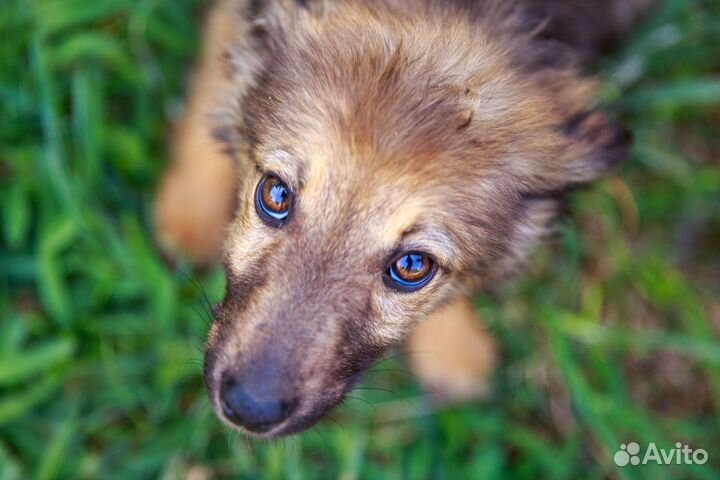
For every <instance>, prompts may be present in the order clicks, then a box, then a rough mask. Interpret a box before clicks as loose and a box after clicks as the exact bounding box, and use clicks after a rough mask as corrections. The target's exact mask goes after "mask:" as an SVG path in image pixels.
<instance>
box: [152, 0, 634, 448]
mask: <svg viewBox="0 0 720 480" xmlns="http://www.w3.org/2000/svg"><path fill="white" fill-rule="evenodd" d="M299 3H305V2H294V1H291V0H274V1H272V0H268V1H267V2H258V1H245V0H230V1H227V2H225V3H223V4H221V6H220V7H218V12H220V14H215V15H213V16H212V17H211V21H210V24H209V35H208V47H207V49H206V55H207V56H208V57H206V60H205V63H204V64H203V65H202V66H201V72H204V73H201V74H200V75H199V76H198V77H197V79H196V82H195V84H194V88H193V91H194V92H195V93H194V95H193V98H194V101H193V102H191V104H190V110H189V113H188V114H187V116H186V117H185V122H184V124H183V125H184V126H183V127H182V128H181V132H184V133H181V134H180V137H178V142H179V144H180V147H179V149H178V150H177V151H178V152H179V153H176V158H177V159H178V160H177V161H176V166H175V169H174V170H173V171H171V173H170V174H169V175H168V177H167V180H166V181H165V183H164V187H163V188H162V189H161V197H160V201H159V203H158V209H157V212H158V227H159V231H160V236H161V238H164V239H165V243H166V244H172V245H175V246H177V247H179V248H183V249H185V250H188V251H189V252H190V253H191V254H194V255H195V257H196V258H198V259H200V260H207V259H209V258H211V257H212V256H213V253H214V251H215V248H216V245H217V244H218V242H219V239H220V238H223V237H224V239H225V240H224V245H225V247H224V262H225V267H226V271H227V274H228V292H227V295H226V297H225V300H224V301H223V302H222V304H221V305H219V306H218V307H217V309H216V322H215V323H214V325H213V327H212V329H211V332H210V336H209V340H208V347H207V361H206V370H205V378H206V382H207V386H208V391H209V394H210V397H211V400H212V401H213V404H214V405H215V406H216V407H217V406H218V398H217V395H218V388H219V387H218V385H219V382H220V377H221V375H223V374H225V373H227V372H243V374H244V375H245V376H246V377H247V376H248V375H249V376H250V377H251V378H250V380H248V381H249V382H250V383H253V382H271V383H272V382H275V383H274V385H275V386H276V387H277V389H278V391H282V392H287V394H288V395H295V396H298V398H299V406H298V408H297V411H296V413H294V414H293V415H292V416H291V417H290V418H289V419H288V420H287V421H285V422H284V423H283V424H282V425H280V426H278V427H277V428H276V429H274V430H271V431H270V432H268V433H267V435H266V436H277V435H282V434H287V433H292V432H296V431H299V430H302V429H303V428H306V427H307V426H309V425H311V424H312V423H314V422H315V421H317V420H318V419H319V418H320V417H321V416H322V415H323V414H324V413H325V412H327V410H328V409H329V408H331V407H332V406H333V405H335V404H336V403H338V402H339V401H341V400H342V398H343V396H344V394H345V393H346V392H347V391H348V389H350V388H351V387H352V385H353V384H354V383H355V382H356V381H357V379H358V378H359V375H360V374H361V373H362V372H363V371H364V370H365V369H366V368H367V367H368V366H369V365H370V364H371V362H372V361H373V360H375V359H376V358H377V357H378V356H379V355H380V354H381V353H382V352H383V351H384V350H385V349H386V348H387V347H388V346H389V345H392V344H394V343H396V342H398V341H399V340H401V339H402V338H404V337H405V336H406V335H407V334H408V332H409V331H410V330H411V328H412V327H413V326H414V325H415V323H416V322H418V321H419V320H421V319H423V318H426V317H428V316H431V315H432V314H433V313H434V312H435V316H436V317H437V315H438V313H437V312H441V311H442V310H440V308H441V307H442V306H443V305H448V304H451V303H453V304H455V305H458V307H452V308H455V310H453V311H462V307H461V305H462V304H463V302H464V298H465V297H466V296H467V295H468V294H470V293H471V292H472V291H474V290H477V289H481V288H484V287H487V286H489V285H492V284H494V283H495V282H497V281H498V280H500V279H502V278H505V277H506V276H508V275H509V274H510V273H512V272H514V271H515V270H516V269H517V267H518V266H519V265H521V264H522V262H523V260H524V259H525V258H526V256H527V254H528V253H529V251H530V250H531V249H532V247H533V246H534V245H536V244H537V243H538V242H539V241H540V240H541V239H542V238H543V236H544V235H545V234H546V233H547V231H548V228H549V226H550V225H551V224H552V220H553V219H554V217H555V212H556V210H557V207H558V202H559V198H560V193H561V192H563V191H565V190H567V189H568V188H572V187H575V186H577V185H581V184H585V183H587V182H591V181H593V180H595V179H596V178H598V177H600V176H601V175H603V174H604V173H605V172H606V171H607V170H608V169H609V168H610V167H611V166H612V165H613V164H615V163H616V162H618V161H619V160H621V159H622V158H623V157H624V156H625V152H626V151H627V148H628V145H629V138H628V136H627V134H625V132H624V130H623V129H622V128H621V127H619V126H617V125H616V124H615V123H614V122H612V121H611V120H609V119H608V118H607V117H606V116H605V114H603V113H601V112H599V111H597V110H596V109H595V107H594V106H593V101H594V100H593V95H594V92H595V83H594V82H593V81H592V80H591V79H588V78H586V77H584V76H583V75H581V74H580V73H579V70H578V66H577V65H579V64H580V62H581V61H583V60H585V59H587V58H590V57H591V56H592V55H593V54H594V53H595V52H596V51H597V48H598V46H599V45H600V44H602V43H604V42H605V41H606V39H607V35H606V36H602V35H600V34H599V33H597V34H592V35H590V34H588V36H587V37H585V36H583V35H581V37H582V38H575V37H574V36H573V35H575V36H577V35H576V33H575V34H573V33H572V32H573V31H582V30H581V29H580V30H579V27H577V28H573V29H570V31H568V29H567V28H565V27H564V25H568V23H569V22H570V24H571V25H572V26H573V27H576V25H575V24H574V23H571V21H570V20H569V18H577V21H578V22H585V23H587V24H590V23H591V22H593V19H592V18H591V17H590V16H588V17H582V12H580V13H573V15H574V16H573V17H568V16H563V14H562V12H564V11H573V10H572V7H571V6H567V5H565V4H564V2H561V1H560V0H555V1H550V2H545V3H544V4H546V5H547V8H545V9H544V10H538V8H539V6H540V5H541V4H540V2H535V1H530V0H528V2H527V3H524V4H523V3H514V2H507V1H499V0H486V1H469V0H464V1H462V0H456V1H440V0H437V1H434V0H374V1H360V0H338V1H334V2H323V1H316V2H307V3H308V5H306V6H303V5H300V4H299ZM587 3H592V4H593V5H598V4H599V3H601V2H597V3H595V2H587ZM618 3H620V2H618ZM625 3H626V5H627V2H625ZM637 3H638V5H639V4H640V3H646V2H643V1H642V0H638V2H637ZM625 8H627V7H625ZM581 10H582V9H581ZM593 11H594V10H593V9H588V12H593ZM634 14H635V13H633V15H634ZM548 18H549V19H550V20H549V21H548ZM622 18H623V19H625V18H626V16H622ZM573 21H574V20H573ZM608 23H609V24H610V26H612V29H613V34H614V33H617V32H616V31H615V30H618V29H624V28H625V27H624V26H620V27H618V25H619V22H615V21H613V22H611V21H609V22H608ZM578 25H579V24H578ZM551 27H552V29H553V31H550V30H548V29H550V28H551ZM606 33H607V32H606ZM600 38H601V39H602V41H600V40H597V39H600ZM559 40H568V41H571V42H574V45H568V44H564V43H561V42H560V41H559ZM572 47H575V48H574V49H573V48H572ZM219 52H225V53H224V54H222V55H221V54H220V53H219ZM222 59H224V61H223V60H222ZM210 92H212V97H213V98H217V99H218V100H217V101H215V100H213V101H208V98H209V97H210V96H211V93H210ZM206 112H207V113H206ZM211 112H212V116H211V117H210V116H207V114H209V113H211ZM210 118H212V121H210ZM202 119H207V120H202ZM197 130H200V131H203V132H209V131H212V132H213V133H214V135H215V137H216V138H217V141H218V142H220V143H222V144H223V145H224V147H223V149H225V150H226V151H227V156H226V158H225V162H223V161H222V160H221V158H222V152H223V149H221V148H219V147H218V146H217V144H216V143H213V141H212V140H210V139H209V138H207V137H202V138H203V139H202V140H196V138H201V134H197V133H195V132H196V131H197ZM202 135H207V133H203V134H202ZM205 141H207V145H208V148H211V149H214V150H213V151H212V153H209V152H206V153H200V152H201V151H202V146H201V145H202V143H203V142H205ZM185 158H187V160H184V159H185ZM230 158H232V159H234V160H233V162H234V163H231V162H230V161H229V159H230ZM220 164H222V167H220V166H219V165H220ZM191 165H193V166H191ZM183 169H184V170H183ZM204 169H214V172H215V173H217V172H218V171H220V172H221V175H218V176H217V177H219V178H214V175H215V174H210V173H207V172H205V171H204ZM198 171H203V172H204V173H203V174H202V175H197V181H198V182H200V181H201V180H202V179H205V180H204V182H205V184H204V185H203V186H202V187H197V188H198V189H200V190H202V191H203V192H208V193H209V192H212V195H211V196H210V197H208V202H212V203H214V204H215V205H216V206H217V208H216V209H211V208H209V207H208V205H201V206H198V207H197V208H196V204H195V203H194V202H196V201H198V197H200V198H202V195H194V198H193V199H190V198H187V197H185V198H183V194H185V195H186V193H185V192H184V191H183V189H182V188H181V187H178V186H177V185H182V184H186V185H190V184H193V182H194V181H195V177H196V175H193V174H191V173H190V172H198ZM233 172H234V175H235V179H234V181H233V182H228V181H227V180H228V178H229V176H230V175H231V174H232V173H233ZM264 173H272V174H274V175H277V176H279V177H281V178H282V179H283V180H284V181H285V182H286V183H287V184H288V185H289V186H290V188H291V190H293V191H294V192H295V195H296V198H295V204H294V207H293V214H292V218H291V220H290V221H288V222H287V224H286V225H284V226H283V227H282V228H280V229H277V228H272V227H268V226H267V225H265V224H263V222H262V221H261V220H260V219H259V218H258V216H257V215H256V213H255V207H254V203H253V198H254V197H253V195H254V188H255V185H256V184H257V183H258V181H259V180H260V178H261V176H262V174H264ZM215 182H217V183H215ZM187 188H188V189H190V188H193V187H190V186H188V187H187ZM231 188H232V189H234V190H235V200H234V201H232V200H231V199H230V198H231V197H230V195H229V191H230V190H231ZM200 190H198V191H200ZM171 197H172V198H173V200H172V201H171V200H169V199H170V198H171ZM178 199H180V200H178ZM175 201H177V203H178V205H181V206H182V207H177V206H175V205H171V206H168V203H172V202H175ZM233 204H236V206H237V209H236V211H235V214H234V220H233V221H232V223H231V224H230V226H229V227H228V229H227V230H226V231H225V232H224V233H223V228H224V227H223V226H224V221H223V219H224V218H226V217H227V216H228V212H229V208H230V206H231V205H233ZM190 217H194V218H195V219H196V220H193V219H192V218H190ZM198 226H200V227H201V228H202V230H201V231H202V233H203V234H204V235H206V236H208V237H209V238H207V239H204V240H201V241H196V240H195V239H194V235H196V234H195V233H186V232H196V231H197V230H195V228H196V227H198ZM410 249H413V250H422V251H425V252H428V253H431V254H432V255H433V256H434V257H435V258H436V259H437V262H438V264H439V271H438V273H437V275H436V276H435V278H434V279H433V281H432V282H431V283H430V284H429V285H428V286H427V287H425V288H423V289H422V290H420V291H418V292H415V293H411V294H408V293H399V292H397V291H394V290H391V289H389V288H387V286H386V285H385V284H384V283H383V281H382V273H383V271H384V270H385V268H386V267H387V262H388V261H389V260H390V259H392V257H393V255H394V254H397V253H399V252H402V251H407V250H410ZM449 308H451V307H449ZM458 309H460V310H458ZM467 325H468V324H467V322H466V325H465V327H462V326H460V327H459V329H458V330H456V332H459V333H456V334H454V335H455V337H456V338H460V337H462V336H463V333H462V332H466V333H467V334H468V335H469V336H471V337H474V338H478V337H477V333H474V331H473V329H472V328H466V327H467ZM452 336H453V335H450V334H449V335H448V338H450V337H452ZM418 338H419V337H418ZM479 344H480V343H479V340H478V342H474V341H472V340H470V341H469V343H468V345H471V346H476V345H479ZM485 344H487V343H485ZM471 348H474V347H471ZM438 358H439V357H438ZM446 360H447V362H445V363H447V364H448V365H452V363H453V361H455V360H453V359H452V358H450V357H449V358H447V359H446ZM438 362H442V360H438ZM420 369H421V370H422V367H420ZM430 370H433V369H426V371H430ZM486 370H487V369H483V368H474V367H472V368H469V369H468V371H469V372H470V373H469V374H468V375H469V376H471V377H476V376H481V375H484V372H485V371H486ZM248 372H249V373H248ZM478 372H480V373H478ZM431 375H435V376H436V374H435V373H431ZM463 381H464V380H463ZM436 383H437V382H436Z"/></svg>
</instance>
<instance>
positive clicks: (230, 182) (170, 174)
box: [154, 155, 236, 264]
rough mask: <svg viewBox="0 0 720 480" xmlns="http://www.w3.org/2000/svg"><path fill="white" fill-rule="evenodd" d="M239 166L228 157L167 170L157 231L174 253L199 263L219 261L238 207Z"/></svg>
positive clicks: (162, 243) (167, 249)
mask: <svg viewBox="0 0 720 480" xmlns="http://www.w3.org/2000/svg"><path fill="white" fill-rule="evenodd" d="M235 181H236V175H235V169H234V167H233V164H232V162H231V161H230V160H229V159H227V158H225V157H217V156H213V155H208V156H207V157H205V158H204V159H203V161H202V162H184V163H176V164H175V165H173V166H172V167H171V168H170V169H168V171H167V172H166V173H165V176H164V178H163V180H162V182H161V184H160V188H159V190H158V194H157V197H156V199H155V206H154V217H155V234H156V237H157V241H158V243H159V245H160V248H161V249H162V250H163V251H164V252H165V253H166V254H168V255H170V256H173V257H175V256H178V255H184V256H188V257H190V259H192V260H193V261H194V262H196V263H198V264H207V263H209V262H212V261H213V260H216V259H217V258H218V257H219V255H220V252H221V248H222V243H223V239H224V233H225V226H226V225H227V223H228V221H229V220H230V218H231V216H232V211H233V208H234V203H235V202H234V191H235V188H234V187H235Z"/></svg>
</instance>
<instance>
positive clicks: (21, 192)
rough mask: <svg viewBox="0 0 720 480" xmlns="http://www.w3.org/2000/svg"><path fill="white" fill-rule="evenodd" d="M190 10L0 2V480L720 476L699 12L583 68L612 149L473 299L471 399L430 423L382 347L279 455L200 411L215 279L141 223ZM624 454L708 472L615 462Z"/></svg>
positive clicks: (194, 4) (718, 43)
mask: <svg viewBox="0 0 720 480" xmlns="http://www.w3.org/2000/svg"><path fill="white" fill-rule="evenodd" d="M201 10H202V5H200V4H199V2H198V1H196V0H142V1H135V0H95V1H93V0H3V1H2V2H0V32H2V35H0V38H1V39H2V40H0V118H1V119H2V123H0V206H1V209H0V215H1V218H2V224H1V229H0V479H2V480H6V479H7V480H9V479H25V478H37V479H44V480H47V479H53V478H72V479H86V478H127V479H141V478H162V479H171V478H185V477H187V478H198V479H202V478H258V477H263V478H344V479H351V478H368V479H375V478H448V479H456V478H473V479H475V478H478V479H479V478H517V479H525V478H527V479H536V478H552V479H563V478H566V479H574V478H588V479H595V478H608V477H609V478H623V479H634V478H639V479H642V478H647V479H656V478H659V479H661V478H704V479H713V478H719V477H720V411H719V409H718V402H720V302H719V301H718V299H720V162H719V161H718V159H719V158H720V2H718V1H717V0H707V1H699V0H687V1H681V0H675V1H671V2H669V4H668V5H667V6H666V7H665V8H664V9H663V10H662V12H660V13H659V14H658V15H657V16H656V17H655V18H654V19H652V20H651V21H649V22H648V23H647V24H646V25H645V26H644V27H643V28H641V29H640V30H639V31H638V32H637V34H636V35H635V36H634V38H633V39H631V41H630V42H629V43H628V44H627V45H626V46H625V47H624V49H623V50H622V51H620V52H617V53H616V54H615V55H613V56H612V57H611V58H610V59H609V60H608V61H606V62H605V64H604V65H603V72H604V76H605V78H606V79H607V81H606V88H605V94H606V97H607V98H608V99H609V100H614V101H616V105H617V109H618V112H619V114H620V115H621V117H622V118H623V119H624V121H625V122H626V123H627V124H628V125H629V126H630V127H631V129H632V130H633V132H634V133H635V136H636V140H637V142H636V147H635V150H634V153H633V155H632V158H631V160H630V161H629V162H628V163H627V164H626V165H625V166H624V167H623V169H622V171H621V172H620V174H619V175H618V176H617V177H615V178H612V179H608V180H606V181H604V182H602V183H600V184H598V185H597V186H595V187H593V188H592V189H589V190H587V191H584V192H580V193H578V194H576V195H575V196H574V197H573V199H572V202H571V214H570V215H569V218H568V220H567V221H566V222H565V224H564V226H563V228H562V231H561V234H560V235H559V237H558V239H557V240H556V241H555V242H553V243H552V245H550V246H548V247H545V248H544V249H543V250H542V251H540V252H539V253H538V255H537V256H536V257H535V260H534V261H533V263H532V265H531V268H530V271H529V273H528V275H527V276H525V277H524V278H523V279H522V280H521V281H519V282H518V283H515V284H514V285H512V286H509V287H507V288H505V289H504V290H502V291H500V292H497V293H495V294H493V295H490V296H485V297H481V298H478V300H477V305H478V308H479V310H480V312H481V313H482V315H483V316H484V317H485V319H486V320H487V323H488V324H489V326H490V328H491V330H492V331H493V333H494V334H495V335H496V336H497V337H498V338H499V340H500V343H501V346H502V364H501V366H500V368H498V370H497V372H496V373H495V375H494V377H493V388H494V392H493V394H492V395H491V396H490V397H489V398H488V399H487V400H484V401H481V402H474V403H471V404H468V405H465V406H463V407H457V408H452V409H447V410H443V411H437V412H432V411H431V410H429V409H428V406H427V405H425V403H424V401H423V399H422V397H421V391H420V389H419V388H418V386H417V385H416V384H415V383H414V381H413V379H412V377H411V376H410V375H408V374H405V373H403V372H399V371H396V369H403V368H405V367H404V365H403V363H402V358H401V357H400V358H396V359H392V360H390V361H388V362H387V363H385V364H383V368H381V369H379V370H378V371H375V372H373V373H371V374H370V376H369V377H368V379H367V381H366V383H365V384H366V385H368V386H371V387H378V388H382V389H391V390H392V392H387V391H385V390H359V391H357V392H355V396H358V397H361V398H362V399H363V400H367V401H368V402H370V403H371V404H372V405H368V403H365V402H364V401H362V400H352V401H350V402H349V403H348V405H347V406H346V407H342V408H341V409H339V410H338V411H337V412H335V413H334V415H333V416H334V418H335V419H336V420H337V423H335V422H332V421H327V422H325V423H323V424H321V425H320V426H319V427H318V428H316V429H314V430H312V431H310V432H308V433H306V434H304V435H302V436H300V437H298V438H295V439H290V440H285V441H281V442H276V443H268V442H257V441H248V440H246V439H245V438H242V437H239V436H238V435H237V434H233V433H229V432H228V431H227V430H226V429H225V428H223V427H222V426H221V425H220V424H219V422H218V421H217V420H216V419H215V417H214V416H213V414H212V413H211V411H210V409H209V407H208V404H207V401H206V399H205V397H204V392H203V389H202V381H201V378H200V370H201V367H200V362H201V358H202V354H201V348H202V343H203V338H204V335H205V332H206V331H207V320H206V316H205V313H204V303H203V301H204V300H203V295H202V294H201V292H200V290H199V288H198V287H197V284H196V283H195V281H194V280H191V279H193V278H195V279H197V281H198V282H200V283H202V285H203V286H204V288H205V289H206V290H207V292H208V295H209V297H210V299H211V301H217V300H218V299H219V298H221V296H222V292H223V286H224V285H223V282H224V280H223V277H222V275H221V273H220V272H218V271H213V272H210V273H206V274H195V273H193V272H192V270H191V269H190V268H189V267H188V266H187V265H181V266H180V267H178V268H176V269H171V268H169V267H168V266H167V265H166V263H164V262H163V260H162V259H161V258H160V256H159V255H158V253H157V250H156V249H155V247H154V245H153V241H152V237H151V234H150V214H149V212H150V205H151V201H152V192H153V188H154V185H155V182H156V180H157V178H158V174H159V173H160V172H161V170H162V168H163V165H164V164H165V162H166V156H167V155H166V151H165V147H166V141H165V132H166V130H167V126H168V124H169V122H170V121H171V120H172V119H173V118H175V116H176V115H177V113H178V111H179V109H180V108H181V105H182V98H183V97H182V91H183V83H184V79H185V78H186V73H187V71H188V68H189V65H191V62H192V58H193V55H194V52H195V50H196V48H197V41H198V22H197V18H198V16H199V13H200V12H201ZM388 365H392V367H388ZM632 440H635V441H638V442H640V443H642V444H647V443H648V442H650V441H654V442H656V443H657V444H658V446H659V447H662V448H671V447H672V446H673V445H674V444H675V442H677V441H682V442H686V443H689V444H690V445H691V446H692V447H694V448H704V449H706V450H708V452H709V455H710V462H709V463H708V464H706V465H704V466H694V467H685V466H677V465H674V466H664V467H658V466H645V467H633V468H631V467H625V468H623V469H621V468H618V467H616V466H615V465H614V464H613V462H612V456H613V454H614V452H615V451H616V450H617V448H618V445H619V444H620V443H621V442H627V441H632ZM191 475H195V476H192V477H191Z"/></svg>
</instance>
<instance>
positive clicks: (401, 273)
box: [386, 252, 436, 292]
mask: <svg viewBox="0 0 720 480" xmlns="http://www.w3.org/2000/svg"><path fill="white" fill-rule="evenodd" d="M435 270H436V268H435V262H434V261H433V259H432V258H431V257H430V256H429V255H426V254H424V253H420V252H411V253H405V254H403V255H401V256H400V257H398V258H397V259H395V260H394V261H393V262H392V264H390V267H389V268H388V271H387V277H386V278H388V279H389V281H390V286H392V287H393V288H396V289H398V290H402V291H404V292H414V291H416V290H419V289H421V288H422V287H424V286H425V285H427V284H428V283H430V280H432V277H433V274H434V273H435Z"/></svg>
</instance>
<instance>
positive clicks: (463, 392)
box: [406, 297, 497, 403]
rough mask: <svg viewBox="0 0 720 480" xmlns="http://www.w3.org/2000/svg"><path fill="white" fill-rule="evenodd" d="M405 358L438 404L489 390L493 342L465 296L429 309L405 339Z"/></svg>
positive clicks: (493, 355)
mask: <svg viewBox="0 0 720 480" xmlns="http://www.w3.org/2000/svg"><path fill="white" fill-rule="evenodd" d="M406 348H407V350H408V353H409V355H408V359H409V361H410V366H411V367H412V369H413V371H414V372H415V374H416V375H417V376H418V377H419V378H420V380H421V382H422V385H423V387H424V388H425V389H427V390H428V391H429V392H430V393H431V394H432V396H433V400H434V401H436V402H440V403H445V402H456V401H462V400H467V399H471V398H476V397H478V396H482V395H485V394H487V393H488V392H489V389H490V385H489V384H488V376H489V375H490V374H491V373H492V371H493V368H494V367H495V363H496V362H497V358H496V357H497V345H496V343H495V340H494V338H493V337H492V335H491V334H490V333H489V332H488V331H487V330H484V329H483V328H482V327H481V320H480V318H479V317H478V316H477V314H476V312H475V309H474V308H473V306H472V303H471V302H470V301H469V300H468V299H467V298H465V297H462V298H460V299H459V300H456V301H455V302H453V303H452V304H450V305H448V306H446V307H443V308H441V309H439V310H438V311H436V312H433V313H432V314H431V315H430V316H429V317H428V318H426V319H425V320H423V321H422V322H421V323H420V324H418V325H417V327H415V329H414V330H413V332H412V333H411V334H410V337H409V338H408V340H407V342H406Z"/></svg>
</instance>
